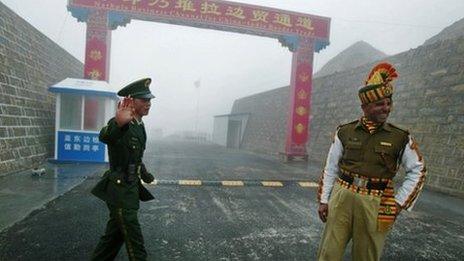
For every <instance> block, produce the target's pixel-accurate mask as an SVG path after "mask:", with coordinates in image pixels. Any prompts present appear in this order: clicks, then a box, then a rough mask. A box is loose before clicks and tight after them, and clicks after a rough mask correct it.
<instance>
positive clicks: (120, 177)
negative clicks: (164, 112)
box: [92, 79, 154, 260]
mask: <svg viewBox="0 0 464 261" xmlns="http://www.w3.org/2000/svg"><path fill="white" fill-rule="evenodd" d="M147 80H148V81H149V79H143V80H141V81H137V82H135V83H132V84H130V85H128V86H127V87H125V88H123V89H122V90H121V91H120V92H119V93H118V95H120V96H128V95H131V96H132V97H134V98H137V97H140V98H144V99H150V98H152V97H154V96H152V95H151V93H150V91H149V89H148V85H149V82H148V84H146V83H147ZM99 138H100V141H101V142H103V143H105V144H107V146H108V155H109V162H110V169H109V170H107V171H106V172H105V173H104V175H103V177H102V179H101V181H100V182H99V183H98V184H97V185H96V186H95V188H93V190H92V194H94V195H95V196H97V197H98V198H100V199H102V200H103V201H105V202H106V204H107V206H108V209H109V212H110V215H109V216H110V219H109V221H108V223H107V226H106V231H105V234H104V235H103V236H102V237H101V239H100V242H99V243H98V245H97V247H96V249H95V251H94V253H93V256H92V260H113V259H114V258H115V257H116V256H117V254H118V252H119V249H120V248H121V246H122V244H123V243H125V245H126V249H127V254H128V257H129V259H130V260H146V258H147V252H146V250H145V247H144V242H143V236H142V231H141V229H140V224H139V222H138V217H137V211H138V209H139V200H142V201H148V200H151V199H153V198H154V197H153V196H152V195H151V194H150V192H149V191H148V190H147V189H146V188H145V187H144V186H143V185H142V183H141V180H143V181H144V182H146V183H150V182H152V181H153V180H154V178H153V176H152V175H151V174H150V173H148V172H147V170H146V169H145V166H144V164H143V162H142V158H143V153H144V150H145V144H146V140H147V135H146V133H145V127H144V125H143V122H141V121H140V122H138V121H137V120H136V119H133V120H132V121H131V122H130V123H127V124H126V125H124V126H123V127H119V126H118V125H117V123H116V121H115V118H113V119H111V120H110V121H109V122H108V124H107V125H106V126H105V127H103V128H102V130H101V131H100V136H99Z"/></svg>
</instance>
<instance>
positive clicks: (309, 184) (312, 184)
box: [298, 182, 319, 188]
mask: <svg viewBox="0 0 464 261" xmlns="http://www.w3.org/2000/svg"><path fill="white" fill-rule="evenodd" d="M298 184H299V185H300V186H301V187H303V188H317V187H318V186H319V185H318V184H317V183H316V182H298Z"/></svg>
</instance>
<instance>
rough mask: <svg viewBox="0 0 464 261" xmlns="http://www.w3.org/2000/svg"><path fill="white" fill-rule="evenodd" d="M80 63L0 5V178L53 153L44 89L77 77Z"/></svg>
mask: <svg viewBox="0 0 464 261" xmlns="http://www.w3.org/2000/svg"><path fill="white" fill-rule="evenodd" d="M82 74H83V65H82V63H81V62H79V61H78V60H77V59H76V58H74V57H73V56H71V55H70V54H69V53H67V52H66V51H65V50H64V49H62V48H61V47H60V46H58V45H57V44H56V43H54V42H53V41H52V40H50V39H49V38H47V37H46V36H45V35H43V34H42V33H40V32H39V31H38V30H37V29H35V28H34V27H33V26H31V25H30V24H28V23H27V22H26V21H25V20H23V19H22V18H21V17H19V16H18V15H17V14H15V13H14V12H13V11H12V10H10V9H9V8H8V7H6V6H5V5H4V4H3V3H1V2H0V176H2V175H7V174H9V173H13V172H16V171H19V170H22V169H25V168H31V167H33V166H34V165H36V164H39V163H40V162H42V161H44V159H46V158H47V157H50V156H52V155H53V153H54V143H53V141H54V131H55V96H54V95H53V94H51V93H49V92H48V91H47V88H48V86H49V85H51V84H54V83H56V82H58V81H61V80H63V79H64V78H67V77H81V76H82Z"/></svg>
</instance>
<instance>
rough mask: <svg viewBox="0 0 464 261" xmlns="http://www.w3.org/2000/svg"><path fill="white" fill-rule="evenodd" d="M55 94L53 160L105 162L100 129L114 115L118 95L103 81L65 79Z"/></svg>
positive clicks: (54, 86) (106, 159) (51, 89)
mask: <svg viewBox="0 0 464 261" xmlns="http://www.w3.org/2000/svg"><path fill="white" fill-rule="evenodd" d="M48 90H49V91H50V92H53V93H56V120H55V158H54V161H55V162H95V163H103V162H108V153H107V151H106V150H107V148H106V145H105V144H103V143H101V142H100V141H99V139H98V134H99V132H100V129H101V128H102V127H103V126H105V125H106V122H107V121H108V120H109V119H110V118H111V117H113V116H114V114H115V111H116V106H117V101H118V100H119V99H118V96H117V95H116V92H115V91H113V90H111V88H110V85H109V84H108V83H107V82H105V81H94V80H85V79H74V78H67V79H65V80H63V81H61V82H59V83H57V84H54V85H52V86H50V87H49V89H48Z"/></svg>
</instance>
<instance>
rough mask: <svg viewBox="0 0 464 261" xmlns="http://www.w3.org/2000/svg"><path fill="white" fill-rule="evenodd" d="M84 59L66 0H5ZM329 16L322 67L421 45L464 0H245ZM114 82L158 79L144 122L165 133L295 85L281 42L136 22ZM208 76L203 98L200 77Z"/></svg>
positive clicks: (458, 14) (123, 40)
mask: <svg viewBox="0 0 464 261" xmlns="http://www.w3.org/2000/svg"><path fill="white" fill-rule="evenodd" d="M0 1H1V2H3V3H4V4H5V5H7V6H8V7H9V8H11V9H13V10H14V11H15V12H16V13H17V14H19V15H20V16H21V17H23V18H24V19H25V20H26V21H28V22H29V23H31V24H32V25H33V26H34V27H36V28H37V29H38V30H39V31H41V32H42V33H44V34H45V35H47V36H48V37H49V38H50V39H52V40H53V41H55V42H57V43H58V44H59V45H60V46H61V47H63V48H64V49H66V50H67V51H68V52H69V53H70V54H72V55H73V56H75V57H76V58H77V59H79V60H80V61H83V60H84V51H85V23H79V22H77V20H76V19H75V18H73V17H72V16H71V14H70V13H69V12H67V10H66V4H67V1H65V0H41V1H37V0H0ZM238 2H242V3H249V4H255V5H262V6H268V7H275V8H281V9H286V10H292V11H298V12H303V13H309V14H315V15H321V16H327V17H330V18H331V19H332V21H331V35H330V45H329V46H328V47H327V48H326V49H324V50H322V51H321V52H320V53H318V54H316V55H315V58H314V68H315V71H317V70H318V69H319V68H321V67H322V66H323V65H324V64H325V63H326V62H327V61H328V60H330V59H331V58H333V57H334V56H335V55H337V54H338V53H339V52H341V51H342V50H344V49H345V48H347V47H349V46H350V45H351V44H353V43H355V42H357V41H359V40H364V41H366V42H368V43H369V44H371V45H372V46H374V47H375V48H377V49H379V50H381V51H383V52H385V53H387V54H389V55H391V54H397V53H400V52H403V51H407V50H409V49H411V48H416V47H417V46H419V45H421V44H422V43H423V42H424V41H425V40H427V39H428V38H430V37H432V36H433V35H435V34H437V33H438V32H440V31H441V30H442V29H443V28H445V27H446V26H449V25H450V24H452V23H453V22H455V21H457V20H459V19H461V18H463V17H464V1H463V0H442V1H436V0H407V1H406V0H389V1H380V0H368V1H367V0H366V1H365V0H279V1H275V0H271V1H265V0H240V1H238ZM111 45H112V46H111V67H110V68H111V71H110V80H109V82H110V84H111V85H112V86H113V87H114V89H115V90H118V89H120V88H121V87H123V85H125V84H126V83H129V82H131V81H133V80H136V79H138V78H142V77H152V78H153V81H154V82H153V84H152V92H154V94H155V95H156V96H157V98H156V99H155V100H154V101H153V107H152V110H151V112H150V115H149V116H147V117H146V118H144V119H145V122H146V123H147V126H148V128H162V129H163V130H164V132H165V133H171V132H173V131H178V130H193V129H194V128H195V119H196V117H195V115H196V113H195V112H196V104H197V97H198V96H199V129H200V130H202V131H207V132H211V131H212V126H213V116H214V115H219V114H227V113H230V110H231V108H232V104H233V101H234V100H235V99H238V98H241V97H244V96H248V95H251V94H255V93H259V92H262V91H266V90H271V89H275V88H278V87H282V86H287V85H289V82H290V69H291V67H290V63H291V57H292V56H291V53H290V52H289V51H288V49H287V48H284V47H282V46H281V45H280V43H279V42H278V40H276V39H271V38H263V37H257V36H250V35H245V34H237V33H228V32H222V31H215V30H207V29H198V28H194V27H187V26H177V25H168V24H161V23H154V22H145V21H137V20H132V21H131V23H129V24H128V25H127V26H126V27H119V28H118V29H117V30H115V31H113V32H112V43H111ZM198 79H201V87H200V88H199V95H198V96H197V94H198V93H197V91H198V90H196V89H195V87H194V82H195V81H196V80H198Z"/></svg>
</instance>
